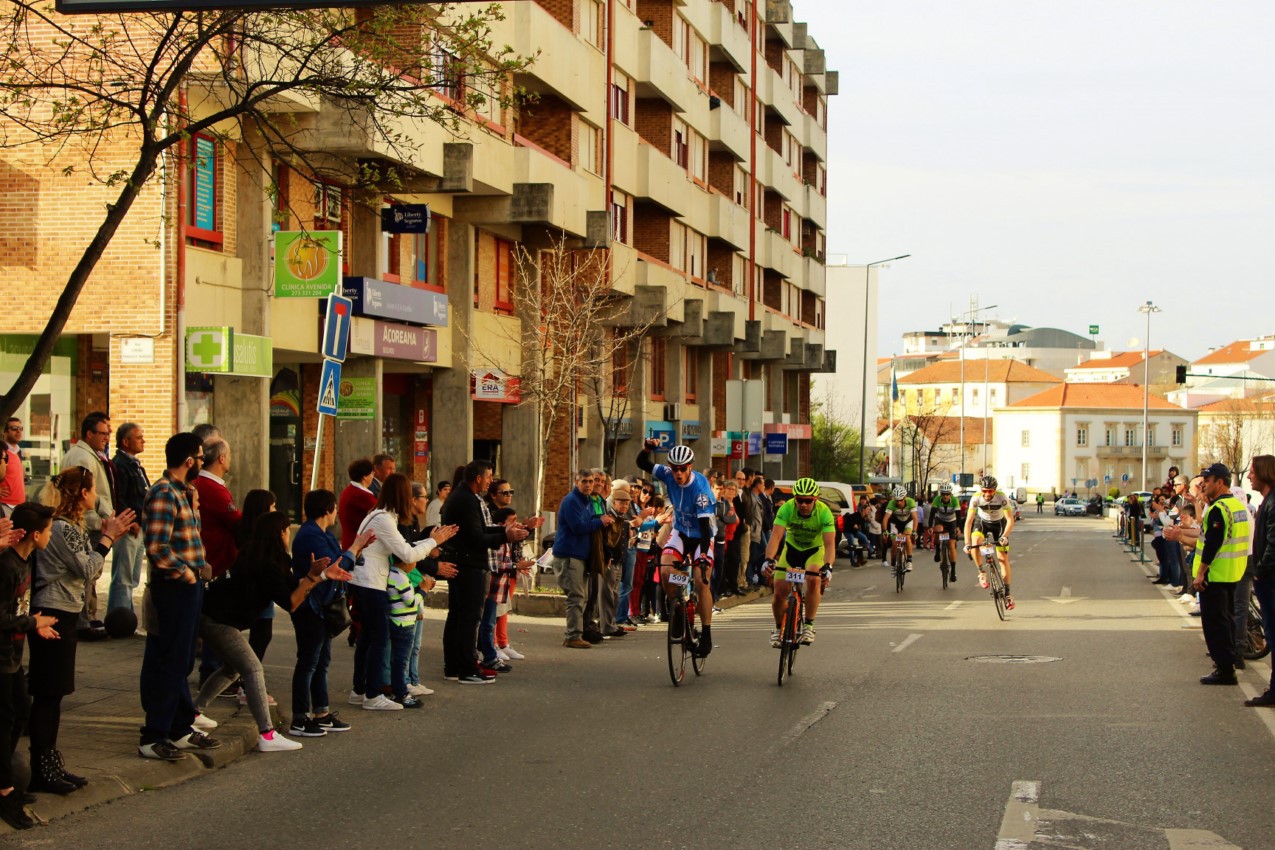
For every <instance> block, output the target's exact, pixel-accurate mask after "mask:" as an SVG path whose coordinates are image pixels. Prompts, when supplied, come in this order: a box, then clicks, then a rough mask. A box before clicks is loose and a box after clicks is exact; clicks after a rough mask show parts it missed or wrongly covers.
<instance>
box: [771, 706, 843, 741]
mask: <svg viewBox="0 0 1275 850" xmlns="http://www.w3.org/2000/svg"><path fill="white" fill-rule="evenodd" d="M836 707H837V704H836V703H835V702H825V703H823V704H822V705H820V706H819V707H818V708H816V709H815V710H814V711H812V712H810V713H809V714H807V715H806V716H805V717H803V718H801V720H800V721H798V722H797V725H796V726H793V727H792V728H791V729H789V730H788V734H786V735H784V739H785V740H787V741H795V740H797V739H798V738H800V737H801V736H802V735H804V734H805V732H806V730H807V729H809V728H810V727H811V726H814V725H815V724H816V723H818V722H819V721H820V720H823V719H824V718H825V717H827V716H828V715H829V714H830V713H831V712H832V710H833V709H834V708H836Z"/></svg>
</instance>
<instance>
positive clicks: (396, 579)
mask: <svg viewBox="0 0 1275 850" xmlns="http://www.w3.org/2000/svg"><path fill="white" fill-rule="evenodd" d="M404 566H406V567H408V568H409V569H410V571H411V572H416V569H415V565H413V564H407V565H404V564H402V563H400V562H398V561H396V560H393V559H391V561H390V574H389V578H388V579H387V580H386V584H385V592H386V594H387V596H388V605H389V612H390V624H389V646H390V675H389V683H390V694H391V698H392V699H393V700H394V702H396V703H398V704H399V705H401V706H402V707H403V708H420V707H421V706H422V705H424V703H423V702H421V701H420V700H419V699H417V698H416V694H413V693H412V692H411V691H409V690H408V682H407V670H408V666H409V663H410V654H411V650H412V643H413V642H414V640H415V638H416V624H417V623H418V622H420V618H421V612H422V608H423V605H422V597H421V594H422V593H428V592H429V591H430V589H432V588H433V587H434V579H433V578H432V577H431V576H423V577H422V579H421V581H420V582H419V583H418V584H417V585H416V586H415V587H414V586H413V583H412V580H411V579H409V578H408V577H407V573H408V571H409V570H407V569H404ZM417 588H419V589H420V593H418V592H417ZM422 696H426V695H425V694H423V695H422Z"/></svg>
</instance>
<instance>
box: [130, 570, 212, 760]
mask: <svg viewBox="0 0 1275 850" xmlns="http://www.w3.org/2000/svg"><path fill="white" fill-rule="evenodd" d="M148 589H149V591H150V595H151V601H152V602H153V603H154V606H155V613H156V616H157V619H158V620H159V631H158V633H155V634H148V635H147V636H146V652H145V653H144V654H143V656H142V673H141V677H140V682H139V683H140V688H141V692H142V709H143V710H144V711H145V712H146V724H145V725H144V726H143V727H142V744H153V743H155V742H156V741H172V740H176V739H178V738H181V737H184V736H186V735H189V734H190V732H191V726H190V724H191V723H193V722H194V720H195V701H194V699H192V698H191V695H190V685H189V683H187V681H186V677H187V676H189V675H190V671H191V669H192V668H193V667H194V666H195V638H196V636H197V635H198V634H199V615H200V610H201V608H202V607H203V601H204V586H203V584H202V583H200V582H195V583H194V584H186V583H185V582H183V581H178V580H175V579H168V578H156V579H153V580H152V581H151V582H150V585H149V588H148Z"/></svg>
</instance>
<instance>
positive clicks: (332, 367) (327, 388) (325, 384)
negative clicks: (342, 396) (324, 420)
mask: <svg viewBox="0 0 1275 850" xmlns="http://www.w3.org/2000/svg"><path fill="white" fill-rule="evenodd" d="M339 386H341V364H340V363H338V362H336V361H335V360H324V361H323V372H322V374H321V375H320V376H319V405H318V407H319V412H320V413H325V414H327V415H328V416H336V400H337V387H339Z"/></svg>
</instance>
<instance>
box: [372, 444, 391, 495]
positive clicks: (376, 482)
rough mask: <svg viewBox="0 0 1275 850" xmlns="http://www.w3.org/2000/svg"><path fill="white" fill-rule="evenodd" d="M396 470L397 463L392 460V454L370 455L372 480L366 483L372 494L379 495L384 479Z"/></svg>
mask: <svg viewBox="0 0 1275 850" xmlns="http://www.w3.org/2000/svg"><path fill="white" fill-rule="evenodd" d="M397 471H398V463H397V462H395V460H394V455H387V454H379V455H373V456H372V481H371V482H370V483H369V484H368V489H369V490H371V491H372V495H374V496H379V495H381V485H382V484H383V483H385V479H386V478H388V477H390V476H391V475H393V474H394V473H395V472H397Z"/></svg>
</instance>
